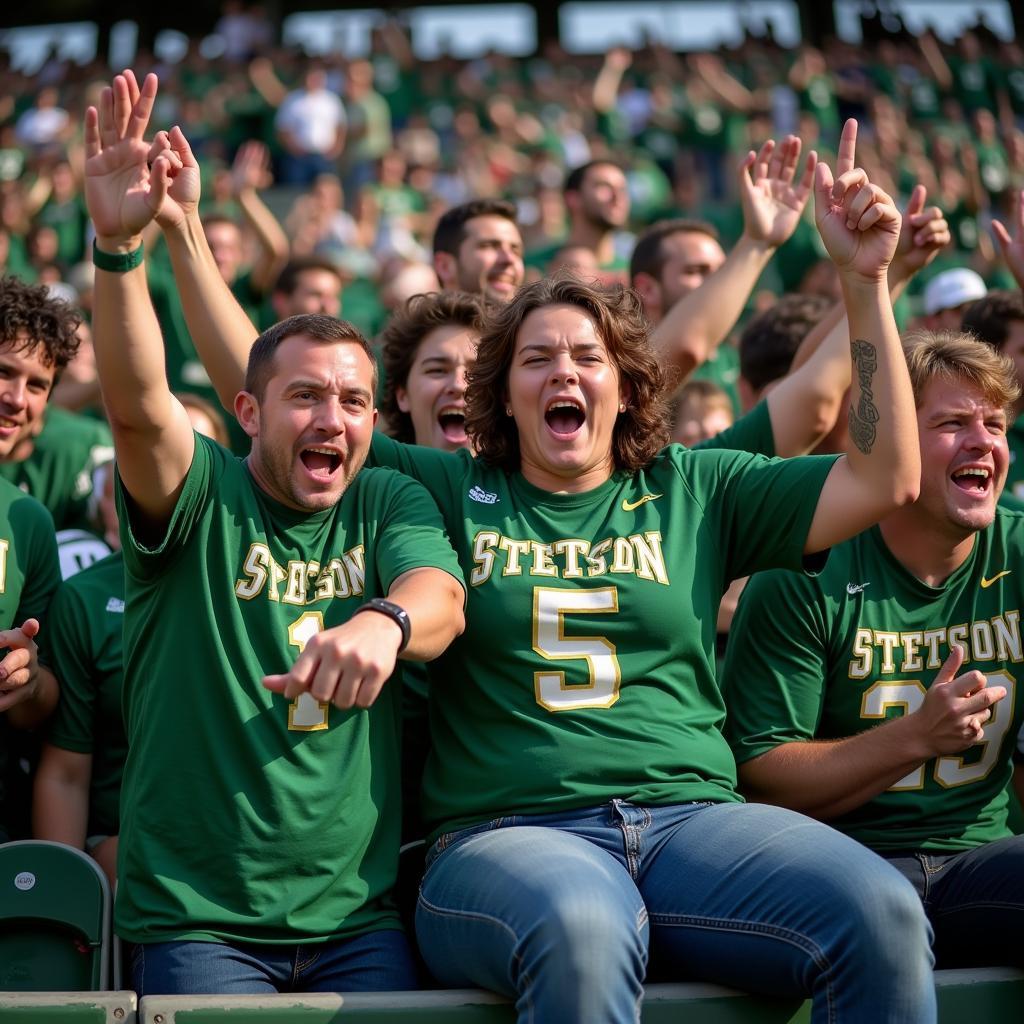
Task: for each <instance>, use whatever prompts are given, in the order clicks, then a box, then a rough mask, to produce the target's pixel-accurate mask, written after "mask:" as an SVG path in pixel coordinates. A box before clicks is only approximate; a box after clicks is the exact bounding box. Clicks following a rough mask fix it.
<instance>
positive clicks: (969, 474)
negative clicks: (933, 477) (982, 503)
mask: <svg viewBox="0 0 1024 1024" xmlns="http://www.w3.org/2000/svg"><path fill="white" fill-rule="evenodd" d="M952 480H953V483H954V484H956V486H957V487H959V488H960V490H961V491H964V492H965V493H967V494H973V495H975V496H980V495H983V494H987V493H988V491H989V487H990V486H991V483H992V474H991V472H990V471H989V470H987V469H984V468H983V467H981V466H966V467H964V468H963V469H957V470H954V472H953V474H952Z"/></svg>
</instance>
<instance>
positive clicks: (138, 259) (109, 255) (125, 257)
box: [92, 239, 142, 274]
mask: <svg viewBox="0 0 1024 1024" xmlns="http://www.w3.org/2000/svg"><path fill="white" fill-rule="evenodd" d="M92 261H93V263H94V264H95V266H96V268H97V269H98V270H107V271H109V272H110V273H111V274H124V273H127V272H128V271H129V270H134V269H135V268H136V267H138V266H141V265H142V243H141V242H139V247H138V249H132V251H131V252H104V251H103V250H102V249H97V248H96V240H95V239H93V243H92Z"/></svg>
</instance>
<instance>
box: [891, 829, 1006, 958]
mask: <svg viewBox="0 0 1024 1024" xmlns="http://www.w3.org/2000/svg"><path fill="white" fill-rule="evenodd" d="M883 856H884V857H885V859H886V860H887V861H888V862H889V863H890V864H892V865H893V867H895V868H896V869H897V870H898V871H899V872H901V873H902V874H903V875H905V876H906V877H907V878H908V879H910V882H911V884H912V885H913V886H914V888H915V889H916V890H917V894H918V895H919V896H920V897H921V902H922V903H923V904H924V910H925V913H926V914H927V915H928V920H929V921H931V923H932V927H933V928H934V929H935V959H936V962H937V963H938V965H939V967H994V966H997V965H998V966H1012V967H1024V836H1013V837H1011V838H1008V839H997V840H996V841H995V842H993V843H986V844H985V845H984V846H979V847H977V848H976V849H974V850H965V851H963V852H962V853H953V854H936V853H923V852H918V853H905V854H899V853H895V854H889V853H886V854H883Z"/></svg>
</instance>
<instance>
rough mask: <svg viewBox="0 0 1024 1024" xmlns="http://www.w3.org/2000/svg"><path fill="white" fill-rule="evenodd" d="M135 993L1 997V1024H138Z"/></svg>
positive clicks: (4, 995) (8, 994)
mask: <svg viewBox="0 0 1024 1024" xmlns="http://www.w3.org/2000/svg"><path fill="white" fill-rule="evenodd" d="M137 1005H138V1000H137V998H136V996H135V993H134V992H47V993H45V994H44V993H42V992H31V993H25V992H17V993H13V992H12V993H0V1024H135V1021H136V1019H137V1014H136V1007H137Z"/></svg>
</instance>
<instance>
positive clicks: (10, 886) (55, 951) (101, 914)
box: [0, 840, 110, 992]
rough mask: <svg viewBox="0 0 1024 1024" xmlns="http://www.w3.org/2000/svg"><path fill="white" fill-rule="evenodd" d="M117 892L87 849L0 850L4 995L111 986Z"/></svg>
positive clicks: (44, 845) (30, 845)
mask: <svg viewBox="0 0 1024 1024" xmlns="http://www.w3.org/2000/svg"><path fill="white" fill-rule="evenodd" d="M109 950H110V887H109V886H108V884H107V880H106V877H105V876H104V874H103V872H102V871H101V870H100V867H99V865H98V864H96V862H95V861H94V860H93V859H92V858H91V857H89V856H87V855H86V854H84V853H83V852H82V851H81V850H76V849H74V848H73V847H70V846H65V845H64V844H62V843H50V842H44V841H42V840H30V841H24V842H15V843H4V844H3V845H0V991H3V992H16V991H21V992H55V991H65V992H69V991H80V992H84V991H91V990H98V989H103V988H105V987H106V984H107V980H108V979H107V970H108V962H109Z"/></svg>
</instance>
